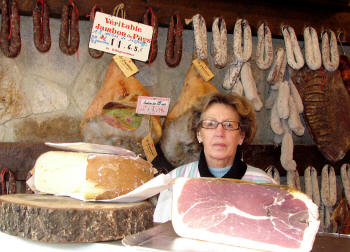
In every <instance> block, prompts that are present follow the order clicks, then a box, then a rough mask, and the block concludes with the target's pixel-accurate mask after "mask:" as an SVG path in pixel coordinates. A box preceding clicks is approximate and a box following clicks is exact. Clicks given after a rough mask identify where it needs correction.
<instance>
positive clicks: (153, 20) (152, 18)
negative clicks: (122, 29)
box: [143, 8, 158, 64]
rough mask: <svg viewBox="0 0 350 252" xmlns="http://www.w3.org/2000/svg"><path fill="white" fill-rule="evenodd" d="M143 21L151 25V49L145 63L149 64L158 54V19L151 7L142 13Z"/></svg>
mask: <svg viewBox="0 0 350 252" xmlns="http://www.w3.org/2000/svg"><path fill="white" fill-rule="evenodd" d="M143 23H144V24H146V25H150V26H152V27H153V33H152V42H151V50H150V52H149V56H148V60H147V63H149V64H151V63H152V62H153V61H154V60H155V59H156V57H157V54H158V41H157V37H158V19H157V17H156V15H154V13H153V10H152V8H148V9H147V11H146V13H145V14H144V15H143Z"/></svg>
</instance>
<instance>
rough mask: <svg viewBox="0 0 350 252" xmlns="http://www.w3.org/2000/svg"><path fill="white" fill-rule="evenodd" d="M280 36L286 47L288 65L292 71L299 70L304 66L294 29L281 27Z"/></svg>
mask: <svg viewBox="0 0 350 252" xmlns="http://www.w3.org/2000/svg"><path fill="white" fill-rule="evenodd" d="M282 34H283V38H284V44H285V47H286V54H287V61H288V64H289V66H290V67H291V68H293V69H294V70H299V69H300V68H302V67H303V66H304V57H303V54H302V53H301V49H300V46H299V44H298V40H297V37H296V35H295V32H294V29H293V28H292V27H291V26H283V27H282Z"/></svg>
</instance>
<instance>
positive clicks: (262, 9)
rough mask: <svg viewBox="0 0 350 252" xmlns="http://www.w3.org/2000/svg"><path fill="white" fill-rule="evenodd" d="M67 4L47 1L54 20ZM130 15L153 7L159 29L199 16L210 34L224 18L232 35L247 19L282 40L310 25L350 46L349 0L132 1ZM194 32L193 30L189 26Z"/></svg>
mask: <svg viewBox="0 0 350 252" xmlns="http://www.w3.org/2000/svg"><path fill="white" fill-rule="evenodd" d="M67 1H68V0H48V1H47V2H48V5H49V9H50V13H51V15H50V16H51V17H53V18H59V17H60V15H61V10H62V6H63V4H64V3H66V2H67ZM18 2H19V11H20V14H21V15H27V16H28V15H31V13H32V10H33V6H34V2H35V1H34V0H21V1H18ZM74 2H75V3H76V5H77V6H78V9H79V11H80V18H81V19H85V20H86V19H87V17H86V15H87V14H89V13H90V11H91V9H92V7H93V6H94V5H95V4H97V6H99V7H102V8H103V9H104V12H105V13H108V14H112V13H113V9H114V7H115V6H116V5H117V4H119V3H120V2H118V1H115V0H74ZM123 2H124V4H125V10H126V12H127V19H130V20H133V21H137V22H140V21H141V20H142V16H143V14H144V12H145V11H146V10H147V8H148V7H152V9H153V11H154V13H155V14H156V15H157V17H158V20H159V24H160V26H164V27H166V26H168V23H169V18H170V16H171V15H173V13H174V12H175V11H178V12H180V14H181V16H182V18H187V19H189V18H191V17H192V16H193V15H195V14H197V13H200V14H201V15H202V16H203V17H204V18H205V20H206V23H207V27H208V30H211V25H212V22H213V19H214V17H216V16H222V17H224V18H225V20H226V23H227V27H228V32H230V33H232V32H233V26H234V23H235V20H236V19H237V18H245V19H247V20H248V22H249V23H250V25H251V26H252V31H253V34H256V30H257V27H258V25H259V24H260V23H261V22H265V23H267V24H268V25H269V27H270V29H271V32H272V34H273V36H274V37H280V36H281V35H282V33H281V25H291V26H292V27H293V28H294V29H295V31H296V33H297V36H298V38H299V39H301V40H302V39H303V36H302V34H303V29H304V27H305V26H307V25H311V26H313V27H314V28H315V29H316V30H317V31H318V33H319V34H320V33H321V31H322V30H324V29H326V28H329V29H332V30H334V31H335V32H338V33H339V32H342V33H343V36H342V41H343V42H350V9H349V7H348V1H347V0H336V1H329V0H323V1H315V0H307V1H290V0H287V1H258V0H245V1H227V0H216V1H212V0H193V1H188V0H176V1H174V0H132V1H123ZM185 28H187V29H192V28H191V26H186V27H185Z"/></svg>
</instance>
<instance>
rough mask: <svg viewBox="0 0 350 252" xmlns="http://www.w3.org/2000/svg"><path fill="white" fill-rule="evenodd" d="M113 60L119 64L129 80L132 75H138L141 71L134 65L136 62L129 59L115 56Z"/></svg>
mask: <svg viewBox="0 0 350 252" xmlns="http://www.w3.org/2000/svg"><path fill="white" fill-rule="evenodd" d="M113 60H114V62H115V63H117V65H118V66H119V68H120V70H122V72H123V73H124V75H125V76H126V77H127V78H128V77H130V76H131V75H134V74H135V73H137V72H138V71H139V69H138V68H137V66H136V65H135V64H134V62H133V61H132V60H131V59H129V58H127V57H123V56H119V55H115V56H114V57H113Z"/></svg>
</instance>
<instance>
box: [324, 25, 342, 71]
mask: <svg viewBox="0 0 350 252" xmlns="http://www.w3.org/2000/svg"><path fill="white" fill-rule="evenodd" d="M328 34H329V35H328ZM321 38H322V62H323V66H324V68H326V70H327V71H329V72H333V71H335V70H337V69H338V66H339V51H338V44H337V38H336V37H335V33H334V32H333V31H332V30H328V31H327V30H325V31H323V32H322V33H321Z"/></svg>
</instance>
